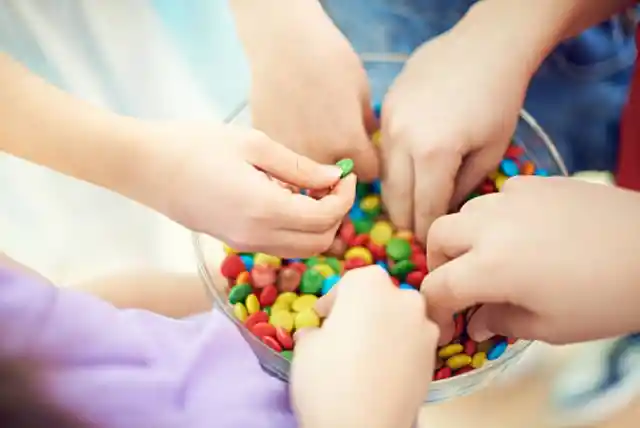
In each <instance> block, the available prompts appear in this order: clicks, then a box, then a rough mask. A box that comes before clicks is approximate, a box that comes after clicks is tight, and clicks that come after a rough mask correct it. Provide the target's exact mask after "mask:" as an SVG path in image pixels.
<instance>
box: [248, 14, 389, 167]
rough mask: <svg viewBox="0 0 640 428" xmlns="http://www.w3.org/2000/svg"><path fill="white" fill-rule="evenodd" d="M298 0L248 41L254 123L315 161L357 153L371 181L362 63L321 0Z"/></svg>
mask: <svg viewBox="0 0 640 428" xmlns="http://www.w3.org/2000/svg"><path fill="white" fill-rule="evenodd" d="M293 3H295V7H294V6H291V7H294V9H295V11H291V14H289V13H287V14H285V15H284V16H283V17H284V19H278V20H275V21H270V23H269V24H267V23H265V22H262V23H261V24H260V25H261V29H260V30H257V31H258V32H261V31H262V32H265V33H267V34H265V36H264V37H262V38H260V39H259V40H257V38H255V39H253V40H252V42H253V43H249V44H248V49H247V52H248V54H249V59H250V62H251V69H252V82H253V84H252V91H251V108H252V114H253V126H255V127H256V128H257V129H260V130H262V131H264V132H265V133H267V134H268V135H269V136H270V137H272V138H274V139H276V140H277V141H280V142H282V143H283V144H285V145H287V146H288V147H290V148H292V149H293V150H294V151H296V152H297V153H300V154H303V155H306V156H309V157H310V158H312V159H314V160H316V161H318V162H323V163H334V162H336V161H338V160H340V159H342V158H352V159H353V160H354V161H355V168H356V169H355V172H356V174H357V175H358V177H359V178H360V179H362V180H371V179H373V178H375V177H377V175H378V158H377V154H376V151H375V149H374V146H373V144H372V143H371V141H370V139H369V133H371V132H373V131H374V130H375V128H376V123H375V122H376V121H375V118H374V115H373V112H372V109H371V106H370V99H369V85H368V81H367V75H366V73H365V70H364V68H363V66H362V63H361V61H360V59H359V58H358V56H357V55H356V53H355V52H354V51H353V49H352V48H351V46H350V45H349V42H348V41H347V39H346V38H345V37H344V36H343V35H342V34H341V33H340V31H339V30H338V29H337V28H336V27H335V26H334V25H333V23H332V22H331V20H330V19H329V18H328V17H327V16H326V15H325V13H324V11H323V10H322V7H321V5H320V4H318V2H317V1H311V2H309V1H302V2H293ZM293 3H292V5H293ZM287 7H290V6H289V5H288V6H287ZM265 26H269V27H270V29H267V28H264V27H265ZM267 30H269V31H268V32H267ZM278 53H281V54H278Z"/></svg>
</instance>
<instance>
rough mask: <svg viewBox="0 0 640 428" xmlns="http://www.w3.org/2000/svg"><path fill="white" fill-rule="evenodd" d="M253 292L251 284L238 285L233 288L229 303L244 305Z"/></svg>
mask: <svg viewBox="0 0 640 428" xmlns="http://www.w3.org/2000/svg"><path fill="white" fill-rule="evenodd" d="M252 292H253V288H251V286H250V285H249V284H238V285H235V286H233V288H231V290H230V291H229V303H231V304H232V305H235V304H236V303H244V301H245V300H246V299H247V297H248V296H249V294H251V293H252Z"/></svg>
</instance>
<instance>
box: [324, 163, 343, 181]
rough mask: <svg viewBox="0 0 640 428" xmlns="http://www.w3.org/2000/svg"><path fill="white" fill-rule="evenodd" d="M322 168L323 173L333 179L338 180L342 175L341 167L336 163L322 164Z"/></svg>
mask: <svg viewBox="0 0 640 428" xmlns="http://www.w3.org/2000/svg"><path fill="white" fill-rule="evenodd" d="M322 168H323V169H324V174H326V175H327V176H328V177H331V178H333V179H336V180H338V179H339V178H340V176H341V175H342V169H340V167H338V166H336V165H324V166H323V167H322Z"/></svg>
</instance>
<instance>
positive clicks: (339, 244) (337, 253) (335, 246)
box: [326, 237, 348, 259]
mask: <svg viewBox="0 0 640 428" xmlns="http://www.w3.org/2000/svg"><path fill="white" fill-rule="evenodd" d="M347 248H348V245H347V243H346V242H344V241H343V240H342V239H340V238H339V237H336V239H334V240H333V242H332V243H331V246H330V247H329V249H328V250H327V251H326V254H327V255H328V256H330V257H336V258H338V259H342V258H343V257H344V253H345V252H346V251H347Z"/></svg>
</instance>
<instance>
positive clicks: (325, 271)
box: [311, 263, 336, 278]
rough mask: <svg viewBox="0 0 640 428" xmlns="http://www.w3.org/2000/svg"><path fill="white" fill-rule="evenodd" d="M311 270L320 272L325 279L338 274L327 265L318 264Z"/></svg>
mask: <svg viewBox="0 0 640 428" xmlns="http://www.w3.org/2000/svg"><path fill="white" fill-rule="evenodd" d="M311 269H313V270H316V271H318V272H320V275H322V276H323V277H325V278H326V277H328V276H331V275H335V274H336V272H335V271H334V270H333V269H332V268H331V266H329V265H328V264H326V263H320V264H317V265H315V266H314V267H312V268H311Z"/></svg>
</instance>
